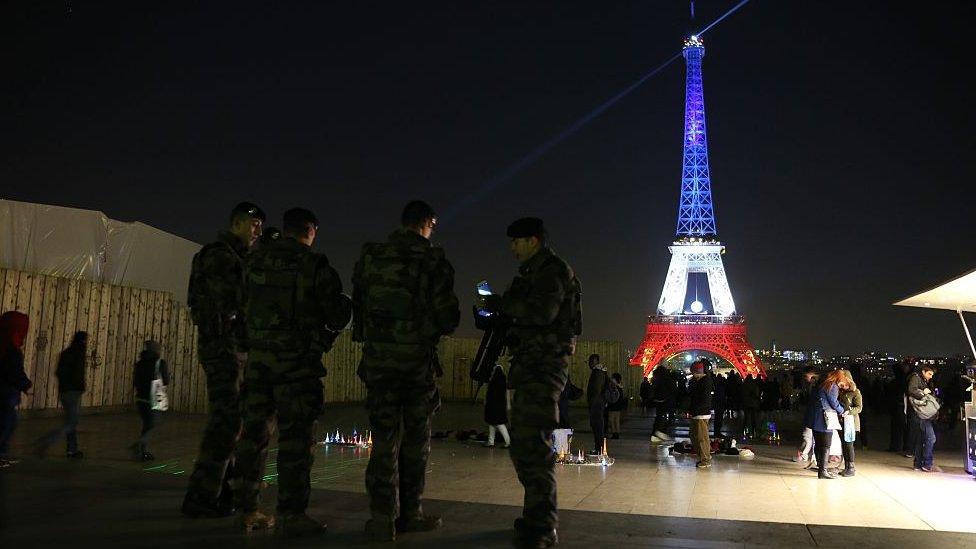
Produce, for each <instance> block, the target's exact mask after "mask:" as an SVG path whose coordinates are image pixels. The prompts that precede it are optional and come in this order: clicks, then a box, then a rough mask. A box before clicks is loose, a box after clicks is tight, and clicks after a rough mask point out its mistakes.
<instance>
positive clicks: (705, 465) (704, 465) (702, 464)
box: [695, 461, 712, 469]
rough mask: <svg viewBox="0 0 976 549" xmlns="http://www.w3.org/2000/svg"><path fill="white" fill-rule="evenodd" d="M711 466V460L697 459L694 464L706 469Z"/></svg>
mask: <svg viewBox="0 0 976 549" xmlns="http://www.w3.org/2000/svg"><path fill="white" fill-rule="evenodd" d="M711 466H712V462H711V461H699V462H698V463H696V464H695V467H697V468H699V469H708V468H709V467H711Z"/></svg>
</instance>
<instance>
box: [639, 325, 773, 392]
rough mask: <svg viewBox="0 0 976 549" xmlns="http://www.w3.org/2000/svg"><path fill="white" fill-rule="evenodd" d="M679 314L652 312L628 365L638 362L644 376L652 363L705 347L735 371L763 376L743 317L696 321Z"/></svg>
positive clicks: (649, 371) (762, 368) (652, 365)
mask: <svg viewBox="0 0 976 549" xmlns="http://www.w3.org/2000/svg"><path fill="white" fill-rule="evenodd" d="M685 317H686V315H681V316H652V317H650V318H649V319H648V321H647V331H646V333H645V334H644V340H643V341H641V344H640V346H639V347H638V348H637V352H635V353H634V356H632V357H631V359H630V365H631V366H640V367H641V368H643V370H644V376H645V377H647V375H649V374H650V373H651V370H653V369H654V367H655V366H656V365H657V364H658V363H660V362H662V361H664V360H667V359H669V358H671V357H673V356H674V355H676V354H678V353H681V352H684V351H691V350H695V351H707V352H710V353H714V354H716V355H718V356H720V357H722V358H724V359H725V360H727V361H729V362H730V363H732V365H733V366H735V369H736V370H738V371H739V375H740V376H742V378H743V379H745V377H746V376H749V375H755V376H758V377H763V378H765V377H766V369H765V368H764V367H763V365H762V363H761V362H760V361H759V359H758V358H756V355H755V353H754V352H753V349H752V345H751V344H750V343H749V340H748V339H747V338H746V323H745V319H744V318H743V317H741V316H740V317H728V318H727V319H726V321H725V322H700V321H695V320H692V318H693V317H692V318H688V319H686V318H685Z"/></svg>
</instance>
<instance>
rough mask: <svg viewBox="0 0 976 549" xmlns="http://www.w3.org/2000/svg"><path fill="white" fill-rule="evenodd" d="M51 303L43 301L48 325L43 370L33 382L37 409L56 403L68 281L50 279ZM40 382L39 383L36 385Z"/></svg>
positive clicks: (49, 406) (51, 406)
mask: <svg viewBox="0 0 976 549" xmlns="http://www.w3.org/2000/svg"><path fill="white" fill-rule="evenodd" d="M51 282H52V286H53V287H52V288H50V289H49V290H48V291H50V292H51V297H52V301H51V303H50V305H48V303H47V302H46V301H45V306H47V307H49V308H48V309H47V311H45V313H46V314H49V315H50V316H49V319H48V320H49V321H50V324H49V325H48V326H49V328H48V330H47V334H48V340H47V346H46V347H45V349H44V354H45V355H46V356H45V361H44V366H45V368H44V369H43V370H42V371H41V372H39V373H38V379H37V380H35V384H34V385H35V397H40V406H38V407H39V408H56V407H57V405H58V401H57V388H58V387H57V386H58V383H57V377H56V376H55V371H56V369H57V365H58V356H59V355H60V353H61V343H62V342H63V341H64V328H65V321H64V315H65V312H66V311H67V308H68V285H69V281H68V280H67V279H64V278H53V277H52V278H51ZM37 382H40V383H37Z"/></svg>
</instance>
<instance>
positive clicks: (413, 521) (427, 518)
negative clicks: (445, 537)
mask: <svg viewBox="0 0 976 549" xmlns="http://www.w3.org/2000/svg"><path fill="white" fill-rule="evenodd" d="M394 524H395V525H396V533H397V534H405V533H407V532H430V531H431V530H437V529H438V528H440V527H441V525H442V524H444V521H442V520H441V517H439V516H437V515H425V514H423V513H419V514H416V515H413V516H411V517H405V516H402V515H401V516H399V517H397V519H396V521H395V522H394Z"/></svg>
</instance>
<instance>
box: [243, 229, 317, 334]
mask: <svg viewBox="0 0 976 549" xmlns="http://www.w3.org/2000/svg"><path fill="white" fill-rule="evenodd" d="M321 260H322V256H319V255H317V254H314V253H311V252H307V253H303V252H302V251H300V250H296V249H294V248H293V247H291V246H286V245H283V244H280V243H279V242H275V243H274V244H273V245H270V246H266V247H264V248H262V249H260V250H258V251H257V252H255V253H254V254H253V255H252V256H251V257H250V258H249V260H248V262H247V274H246V291H247V306H246V309H245V314H244V318H245V322H246V323H247V334H248V344H249V345H250V346H251V347H253V348H257V349H265V350H270V351H279V352H289V351H300V350H308V349H309V348H310V346H311V344H312V342H313V340H315V338H316V333H315V332H316V330H319V329H321V327H322V326H323V324H324V321H323V316H324V315H323V311H322V310H321V306H320V305H319V303H318V302H317V300H315V299H312V296H313V295H314V287H315V273H316V269H317V268H318V265H319V262H320V261H321Z"/></svg>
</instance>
